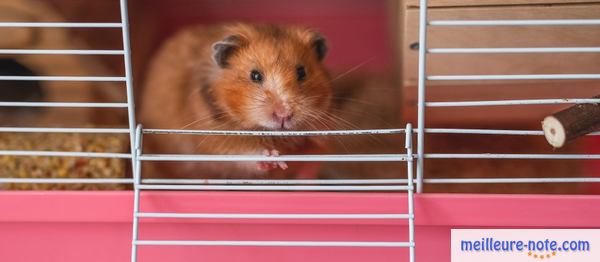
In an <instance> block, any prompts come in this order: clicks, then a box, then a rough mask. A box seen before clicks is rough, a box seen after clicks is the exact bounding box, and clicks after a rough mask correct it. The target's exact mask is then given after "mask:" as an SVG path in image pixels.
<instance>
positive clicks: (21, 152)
mask: <svg viewBox="0 0 600 262" xmlns="http://www.w3.org/2000/svg"><path fill="white" fill-rule="evenodd" d="M0 156H48V157H89V158H131V154H128V153H127V154H126V153H98V152H65V151H24V150H0Z"/></svg>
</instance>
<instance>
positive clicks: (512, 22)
mask: <svg viewBox="0 0 600 262" xmlns="http://www.w3.org/2000/svg"><path fill="white" fill-rule="evenodd" d="M428 25H430V26H515V25H518V26H549V25H553V26H554V25H600V19H538V20H433V21H429V23H428Z"/></svg>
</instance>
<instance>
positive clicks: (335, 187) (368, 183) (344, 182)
mask: <svg viewBox="0 0 600 262" xmlns="http://www.w3.org/2000/svg"><path fill="white" fill-rule="evenodd" d="M398 133H403V134H405V137H406V141H405V145H406V154H375V155H361V154H341V155H282V156H259V155H183V154H144V153H143V152H142V148H143V145H142V144H143V143H142V141H143V135H144V134H170V135H250V136H324V135H368V134H398ZM412 133H413V131H412V127H411V125H410V124H409V125H407V127H406V129H387V130H349V131H307V132H304V131H289V132H279V131H257V132H254V131H213V130H210V131H201V130H197V131H191V130H156V129H149V130H144V129H142V127H141V126H138V128H137V130H136V136H137V138H136V140H135V141H136V145H135V146H136V148H135V152H136V154H135V156H134V167H135V172H134V193H135V198H134V213H133V215H134V221H133V244H132V248H133V249H132V258H131V260H132V261H137V253H138V251H137V247H138V246H172V245H178V246H269V247H408V248H409V249H410V251H409V261H415V256H414V249H415V240H414V208H413V175H412V170H413V153H412ZM144 161H182V162H183V161H219V162H231V161H297V162H340V161H363V162H406V163H407V177H406V179H362V180H359V179H336V180H252V179H209V180H206V179H144V178H143V177H142V176H143V171H142V162H144ZM142 190H203V191H207V190H211V191H218V190H228V191H233V190H236V191H363V192H376V191H406V192H407V194H408V198H407V199H408V203H407V205H408V213H406V214H323V213H318V214H277V213H268V214H265V213H263V214H257V213H250V214H248V213H157V212H144V211H142V210H141V208H140V204H141V203H140V194H141V191H142ZM140 218H178V219H192V218H212V219H214V218H218V219H249V220H251V219H279V220H289V219H306V220H311V219H376V220H377V219H379V220H381V219H402V220H408V226H409V230H408V232H409V238H408V241H406V242H364V241H286V240H281V241H248V240H246V241H238V240H219V241H214V240H143V239H139V238H138V232H139V226H140V225H139V219H140Z"/></svg>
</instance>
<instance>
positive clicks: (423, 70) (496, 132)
mask: <svg viewBox="0 0 600 262" xmlns="http://www.w3.org/2000/svg"><path fill="white" fill-rule="evenodd" d="M419 3H420V4H419V46H420V48H419V72H418V129H417V133H418V147H417V151H418V152H417V155H418V164H417V192H422V191H423V183H436V184H441V183H449V184H453V183H454V184H455V183H558V182H600V178H591V177H552V178H550V177H547V178H430V179H428V178H424V177H423V174H424V170H425V167H424V161H425V159H526V160H536V159H548V160H572V159H581V160H590V159H600V155H598V154H561V153H558V152H557V153H553V154H517V153H493V152H486V153H458V151H456V149H455V152H456V153H454V152H451V153H431V152H425V146H424V144H425V136H426V134H463V135H469V136H475V135H490V136H491V135H493V136H543V135H544V133H543V131H541V130H539V131H538V130H505V129H461V128H427V126H426V122H425V116H426V112H427V108H449V107H466V108H478V107H490V106H525V105H552V104H597V103H600V99H590V98H564V97H557V98H552V99H536V98H531V99H518V100H484V101H426V93H427V92H426V91H427V89H428V88H426V87H427V83H429V82H430V81H506V82H507V83H508V82H509V81H516V80H595V79H600V74H590V73H568V74H565V73H561V72H556V73H551V74H489V75H483V74H469V72H464V74H456V75H436V74H429V73H428V70H427V69H428V67H427V63H426V62H427V58H429V59H436V55H438V54H445V55H460V54H475V55H486V54H512V55H522V54H548V53H573V54H577V53H579V54H581V53H583V54H584V55H585V54H586V53H597V52H600V48H599V47H589V46H582V47H563V46H555V47H493V48H491V47H476V48H473V47H469V48H461V47H453V48H446V47H436V48H428V47H429V46H430V45H431V43H429V42H428V37H427V36H428V31H429V30H430V29H432V28H433V27H436V28H438V29H439V30H444V29H445V28H450V27H452V28H454V27H465V28H467V27H486V28H490V30H492V29H493V28H498V27H522V26H529V27H540V26H546V27H547V26H563V27H565V26H566V27H574V26H598V25H600V20H599V19H538V20H429V19H428V7H427V0H420V2H419ZM458 68H460V67H458ZM429 88H432V87H431V86H430V87H429ZM564 88H568V87H564ZM490 92H493V91H490ZM590 135H598V133H597V132H596V133H592V134H590Z"/></svg>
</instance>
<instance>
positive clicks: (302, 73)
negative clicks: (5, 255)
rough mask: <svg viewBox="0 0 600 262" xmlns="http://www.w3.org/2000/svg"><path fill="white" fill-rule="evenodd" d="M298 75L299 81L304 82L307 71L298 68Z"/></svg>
mask: <svg viewBox="0 0 600 262" xmlns="http://www.w3.org/2000/svg"><path fill="white" fill-rule="evenodd" d="M296 75H297V76H298V81H302V80H304V79H305V78H306V70H305V69H304V66H298V67H296Z"/></svg>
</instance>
